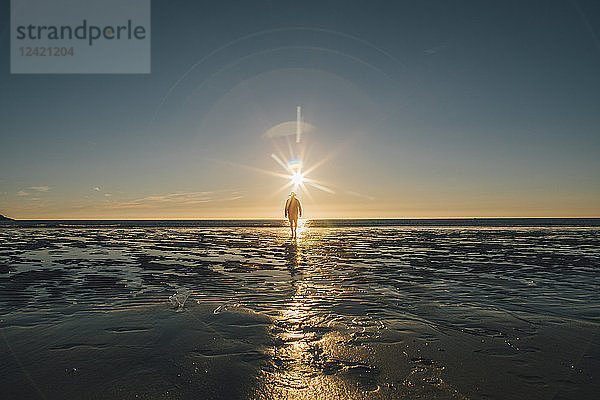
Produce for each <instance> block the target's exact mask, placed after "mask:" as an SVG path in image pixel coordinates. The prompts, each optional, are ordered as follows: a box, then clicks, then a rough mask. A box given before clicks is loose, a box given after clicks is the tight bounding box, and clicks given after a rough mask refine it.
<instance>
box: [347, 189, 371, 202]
mask: <svg viewBox="0 0 600 400" xmlns="http://www.w3.org/2000/svg"><path fill="white" fill-rule="evenodd" d="M345 193H346V194H349V195H350V196H355V197H360V198H361V199H367V200H375V197H373V196H369V195H367V194H361V193H358V192H353V191H352V190H346V191H345Z"/></svg>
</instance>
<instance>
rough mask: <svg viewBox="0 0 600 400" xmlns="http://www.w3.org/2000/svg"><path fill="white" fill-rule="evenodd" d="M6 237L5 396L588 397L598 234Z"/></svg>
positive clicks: (416, 230) (596, 360)
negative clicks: (293, 237)
mask: <svg viewBox="0 0 600 400" xmlns="http://www.w3.org/2000/svg"><path fill="white" fill-rule="evenodd" d="M288 234H289V232H288V231H287V229H285V228H275V227H243V228H218V227H211V228H169V227H159V228H156V227H154V228H153V227H143V228H141V227H137V228H136V227H128V228H118V227H117V228H114V227H101V228H98V227H95V228H82V227H67V228H58V227H56V228H34V229H19V228H3V229H0V334H1V335H2V339H0V356H1V357H2V360H3V362H2V364H1V366H0V369H1V370H0V376H2V382H1V384H0V397H1V398H46V399H63V398H94V399H117V398H119V399H120V398H146V399H155V398H175V399H192V398H194V399H195V398H211V399H279V398H294V399H296V398H297V399H336V398H340V399H342V398H343V399H347V398H352V399H397V398H407V399H414V398H423V399H523V398H527V399H548V398H554V399H593V398H595V397H596V395H597V393H599V392H600V384H599V383H598V382H599V379H600V335H599V332H600V329H599V326H600V290H599V289H600V273H599V271H600V231H599V230H598V228H593V227H587V228H582V227H578V228H577V227H574V228H570V227H562V226H561V227H532V228H527V227H502V228H490V227H477V228H473V227H336V228H304V229H301V231H300V232H299V238H298V240H297V241H291V240H290V239H289V238H288V236H287V235H288Z"/></svg>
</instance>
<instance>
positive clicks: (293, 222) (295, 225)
mask: <svg viewBox="0 0 600 400" xmlns="http://www.w3.org/2000/svg"><path fill="white" fill-rule="evenodd" d="M297 228H298V218H294V217H290V230H291V231H292V237H293V238H294V237H296V229H297Z"/></svg>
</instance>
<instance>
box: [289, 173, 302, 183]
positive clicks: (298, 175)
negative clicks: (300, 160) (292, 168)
mask: <svg viewBox="0 0 600 400" xmlns="http://www.w3.org/2000/svg"><path fill="white" fill-rule="evenodd" d="M290 179H291V180H292V183H293V184H294V185H295V186H299V185H302V184H303V183H304V174H302V173H301V172H300V171H297V172H294V173H293V174H292V175H291V176H290Z"/></svg>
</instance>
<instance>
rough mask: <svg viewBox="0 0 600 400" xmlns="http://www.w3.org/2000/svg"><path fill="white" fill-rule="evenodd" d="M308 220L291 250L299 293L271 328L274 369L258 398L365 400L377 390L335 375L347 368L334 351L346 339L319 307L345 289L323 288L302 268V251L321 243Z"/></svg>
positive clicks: (294, 282) (262, 382) (302, 223)
mask: <svg viewBox="0 0 600 400" xmlns="http://www.w3.org/2000/svg"><path fill="white" fill-rule="evenodd" d="M307 222H308V221H307V220H301V221H299V223H298V238H297V239H292V240H291V242H290V243H289V244H288V245H287V246H286V253H287V255H286V260H287V263H288V268H289V270H290V272H291V276H292V278H294V276H296V275H297V277H296V278H295V279H292V281H291V282H290V283H291V285H292V286H293V287H294V290H295V293H294V295H293V296H292V298H291V299H290V300H289V302H288V304H287V305H286V306H285V307H284V308H283V309H281V310H280V311H279V315H278V317H276V318H275V321H274V323H273V326H272V329H271V334H272V336H273V339H274V345H273V346H272V347H271V348H270V349H268V350H267V354H268V355H269V365H268V366H267V368H265V369H264V370H263V374H264V375H263V376H262V377H261V379H260V384H259V385H258V386H257V387H256V388H255V390H256V391H255V393H253V398H257V399H281V398H285V399H337V398H344V399H348V398H362V397H364V395H365V394H366V393H368V392H371V393H373V392H372V391H369V390H367V391H365V390H364V389H365V388H364V387H358V386H356V385H349V383H348V382H347V381H345V380H344V379H343V378H341V377H340V376H338V375H337V374H336V372H340V371H341V370H343V369H344V365H343V364H341V363H340V362H339V361H340V359H341V356H340V357H336V356H335V354H336V351H335V349H334V348H335V347H336V346H339V344H340V342H343V341H345V338H344V336H343V334H342V333H341V332H340V331H338V330H337V329H335V328H334V326H335V325H336V322H335V321H334V320H333V319H332V318H331V316H330V315H327V314H323V313H322V312H320V311H319V304H320V303H322V302H323V299H324V298H325V297H327V296H330V295H331V294H332V293H335V292H339V291H340V290H342V291H343V289H340V288H335V289H334V288H333V287H328V286H329V285H324V284H323V283H322V282H320V281H318V279H319V278H318V277H317V276H318V274H314V272H313V271H314V269H313V268H315V266H311V265H303V261H304V259H305V258H304V257H303V253H304V252H306V251H308V248H309V247H312V246H315V245H318V240H317V239H316V238H314V237H313V236H311V235H310V232H309V229H308V228H309V224H308V223H307ZM330 325H331V326H330ZM328 371H329V372H328Z"/></svg>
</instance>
